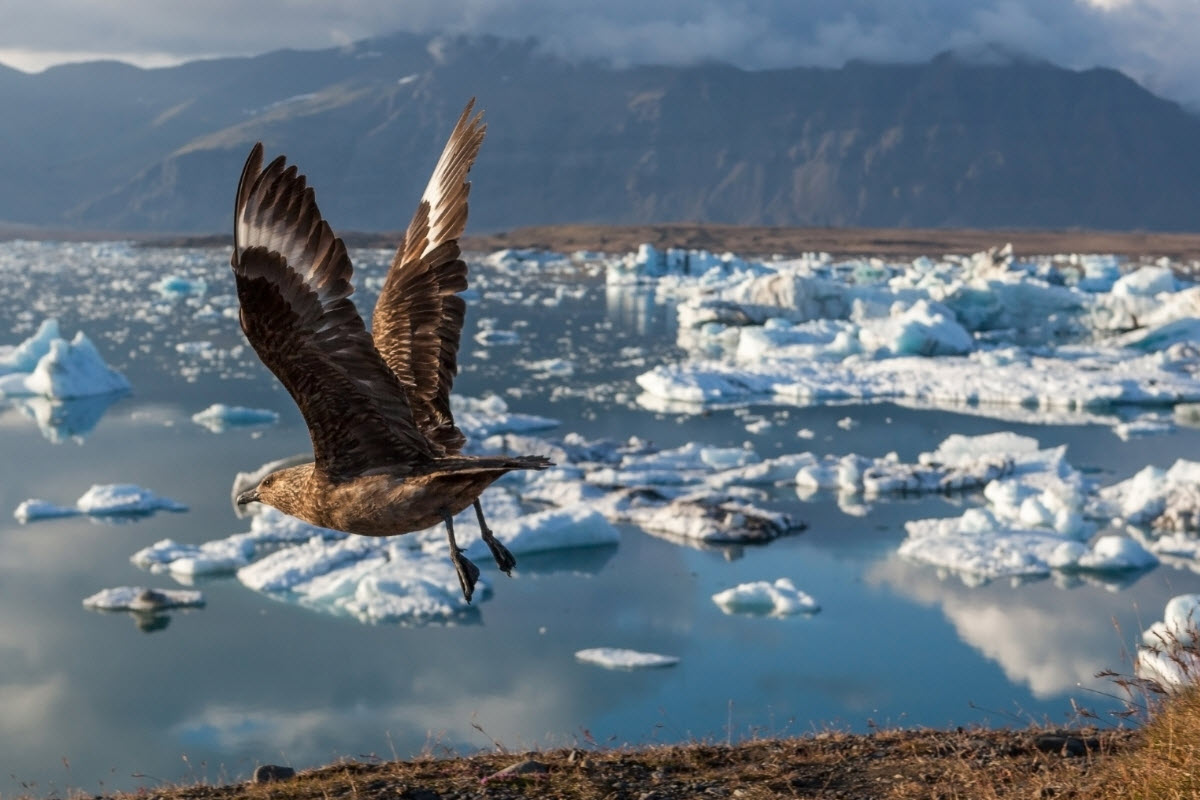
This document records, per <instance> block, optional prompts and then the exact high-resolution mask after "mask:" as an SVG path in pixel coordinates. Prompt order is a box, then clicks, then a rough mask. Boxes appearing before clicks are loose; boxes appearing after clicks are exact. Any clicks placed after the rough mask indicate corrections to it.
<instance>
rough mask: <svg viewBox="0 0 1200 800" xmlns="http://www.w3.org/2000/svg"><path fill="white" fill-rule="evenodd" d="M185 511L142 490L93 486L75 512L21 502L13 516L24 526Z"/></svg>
mask: <svg viewBox="0 0 1200 800" xmlns="http://www.w3.org/2000/svg"><path fill="white" fill-rule="evenodd" d="M187 510H188V509H187V506H185V505H183V504H182V503H179V502H176V501H175V500H172V499H171V498H169V497H162V496H161V495H157V494H155V493H154V492H152V491H150V490H149V489H143V488H142V487H141V486H135V485H134V484H131V483H114V484H104V485H101V484H97V485H94V486H92V487H91V488H90V489H88V490H87V491H86V492H84V493H83V495H82V496H81V497H80V498H79V499H78V500H76V501H75V507H74V508H68V507H65V506H58V505H55V504H53V503H50V502H47V501H45V500H38V499H29V500H24V501H22V502H21V504H20V505H19V506H17V510H16V511H15V512H14V513H13V516H14V517H16V518H17V520H18V521H20V522H22V523H25V522H33V521H35V520H39V519H51V518H53V517H67V516H74V515H76V514H87V515H89V516H93V517H139V516H146V515H149V514H153V513H154V512H155V511H187Z"/></svg>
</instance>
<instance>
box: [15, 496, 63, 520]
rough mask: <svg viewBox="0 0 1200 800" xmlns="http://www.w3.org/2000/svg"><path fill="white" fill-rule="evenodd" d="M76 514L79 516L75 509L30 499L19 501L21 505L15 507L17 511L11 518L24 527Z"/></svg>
mask: <svg viewBox="0 0 1200 800" xmlns="http://www.w3.org/2000/svg"><path fill="white" fill-rule="evenodd" d="M77 514H79V509H77V508H69V507H66V506H56V505H54V504H53V503H50V502H47V501H46V500H38V499H35V498H30V499H29V500H22V501H21V505H19V506H17V510H16V511H14V512H13V517H15V518H16V520H17V522H20V523H21V524H22V525H24V524H25V523H27V522H31V521H33V520H39V519H52V518H54V517H73V516H76V515H77Z"/></svg>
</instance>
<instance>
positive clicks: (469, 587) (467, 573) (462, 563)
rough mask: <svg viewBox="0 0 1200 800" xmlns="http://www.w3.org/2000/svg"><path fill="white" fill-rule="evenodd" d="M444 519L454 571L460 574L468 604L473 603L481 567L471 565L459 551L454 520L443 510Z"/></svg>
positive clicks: (459, 580) (459, 578) (461, 584)
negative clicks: (472, 597) (472, 598)
mask: <svg viewBox="0 0 1200 800" xmlns="http://www.w3.org/2000/svg"><path fill="white" fill-rule="evenodd" d="M442 519H443V520H445V521H446V538H447V539H449V540H450V562H451V563H452V564H454V569H455V571H456V572H458V583H459V585H460V586H462V593H463V597H465V598H467V602H468V603H469V602H471V595H472V594H473V593H474V592H475V581H477V580H479V567H477V566H475V565H474V564H472V563H471V560H470V559H469V558H467V557H466V556H464V555H463V552H462V550H460V549H459V547H458V543H457V542H455V541H454V520H453V518H452V517H451V516H450V512H449V511H447V510H446V509H444V508H443V509H442Z"/></svg>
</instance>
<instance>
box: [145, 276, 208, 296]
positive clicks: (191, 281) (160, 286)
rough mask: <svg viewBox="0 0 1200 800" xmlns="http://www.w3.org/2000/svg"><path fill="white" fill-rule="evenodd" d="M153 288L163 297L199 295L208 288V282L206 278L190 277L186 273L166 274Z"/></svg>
mask: <svg viewBox="0 0 1200 800" xmlns="http://www.w3.org/2000/svg"><path fill="white" fill-rule="evenodd" d="M151 288H153V289H155V290H156V291H158V293H159V294H161V295H162V296H163V297H186V296H189V295H193V296H199V295H202V294H204V293H205V292H206V291H207V290H208V282H207V281H205V280H204V278H189V277H188V276H186V275H164V276H163V277H162V279H161V280H159V281H158V282H157V283H155V284H154V285H153V286H152V287H151Z"/></svg>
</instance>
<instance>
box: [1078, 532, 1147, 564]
mask: <svg viewBox="0 0 1200 800" xmlns="http://www.w3.org/2000/svg"><path fill="white" fill-rule="evenodd" d="M1156 564H1158V559H1157V558H1155V557H1154V554H1153V553H1150V552H1149V551H1147V550H1146V548H1144V547H1142V546H1141V545H1140V544H1138V543H1137V542H1136V541H1134V540H1133V539H1130V538H1128V537H1125V536H1101V537H1100V538H1099V539H1097V540H1096V541H1095V542H1094V543H1093V544H1092V548H1091V550H1089V551H1088V552H1087V553H1085V554H1083V555H1082V556H1080V558H1079V561H1078V563H1077V568H1078V569H1081V570H1089V571H1093V572H1120V571H1122V570H1135V569H1148V568H1150V567H1153V566H1155V565H1156Z"/></svg>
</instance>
